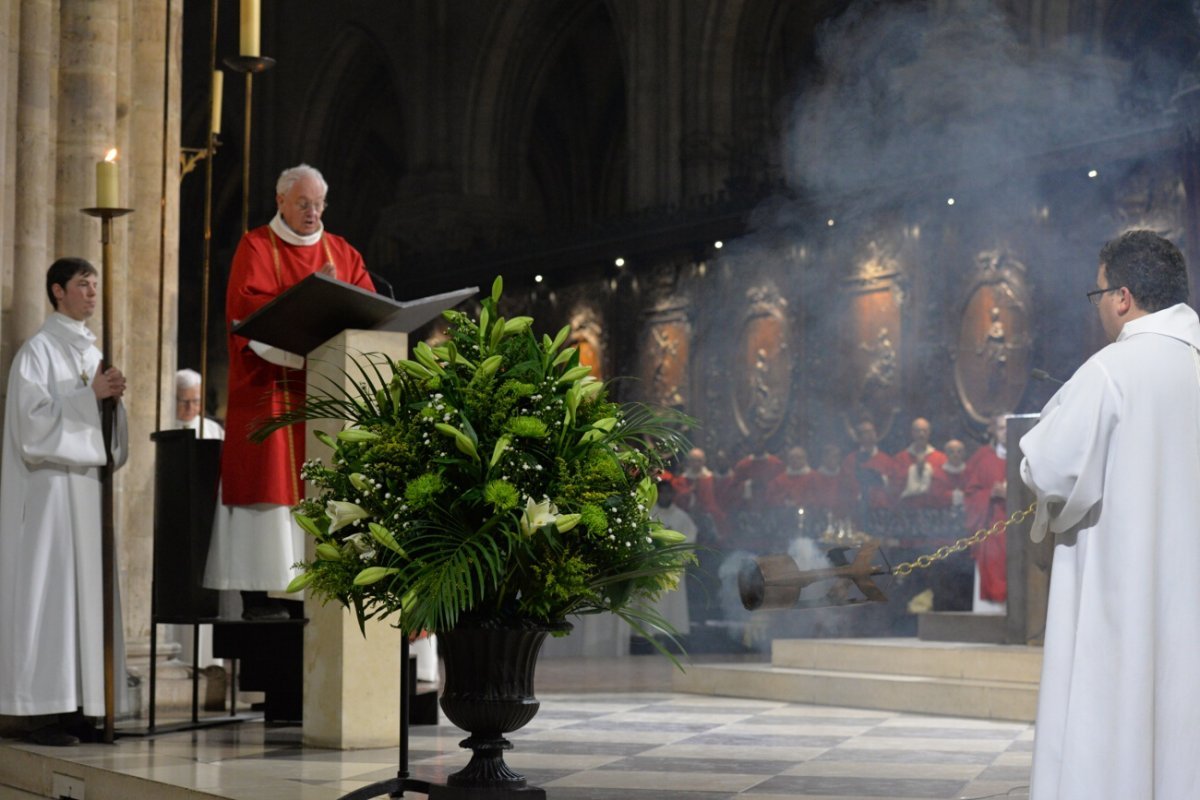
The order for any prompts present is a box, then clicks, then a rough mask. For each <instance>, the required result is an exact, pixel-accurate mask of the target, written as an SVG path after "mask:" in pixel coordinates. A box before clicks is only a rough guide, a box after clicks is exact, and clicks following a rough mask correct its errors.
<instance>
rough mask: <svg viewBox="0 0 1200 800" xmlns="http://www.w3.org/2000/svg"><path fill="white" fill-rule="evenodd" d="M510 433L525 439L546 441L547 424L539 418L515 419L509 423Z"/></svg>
mask: <svg viewBox="0 0 1200 800" xmlns="http://www.w3.org/2000/svg"><path fill="white" fill-rule="evenodd" d="M508 432H509V433H511V434H512V435H513V436H520V437H522V438H525V439H544V438H545V437H546V433H547V431H546V423H544V422H542V421H541V420H540V419H538V418H537V417H514V418H513V419H511V420H509V422H508Z"/></svg>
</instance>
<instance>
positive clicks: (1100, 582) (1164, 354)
mask: <svg viewBox="0 0 1200 800" xmlns="http://www.w3.org/2000/svg"><path fill="white" fill-rule="evenodd" d="M1096 286H1097V288H1096V289H1095V290H1094V291H1092V292H1089V293H1088V294H1089V298H1090V299H1091V300H1092V302H1093V303H1094V304H1095V305H1096V306H1097V308H1098V310H1099V314H1100V321H1101V323H1102V324H1103V326H1104V330H1105V333H1106V334H1107V335H1108V337H1109V338H1110V339H1111V340H1113V343H1112V344H1110V345H1108V346H1107V347H1105V348H1104V349H1102V350H1100V351H1099V352H1098V353H1096V354H1095V355H1093V356H1092V357H1091V358H1090V359H1088V361H1087V362H1086V363H1085V364H1084V365H1083V366H1082V367H1080V368H1079V370H1078V371H1077V372H1076V373H1075V375H1074V376H1073V377H1072V378H1071V379H1070V380H1069V381H1068V382H1067V383H1066V384H1065V385H1064V386H1063V387H1062V388H1061V389H1060V390H1059V391H1058V393H1057V394H1056V395H1055V396H1054V397H1053V398H1051V400H1050V402H1049V403H1047V405H1046V407H1045V409H1044V410H1043V411H1042V418H1041V421H1040V422H1039V423H1038V424H1037V426H1036V427H1034V428H1033V430H1031V431H1030V432H1029V433H1027V434H1026V435H1025V436H1024V437H1023V438H1022V439H1021V449H1022V452H1023V453H1024V460H1023V461H1022V464H1021V477H1022V479H1023V480H1024V481H1025V483H1026V484H1028V485H1029V487H1030V488H1031V489H1032V490H1033V491H1034V492H1035V493H1036V494H1037V498H1038V511H1037V515H1036V517H1035V521H1034V525H1033V531H1032V535H1033V538H1034V540H1035V541H1039V540H1040V539H1041V538H1042V537H1043V536H1044V535H1045V534H1046V532H1047V530H1049V532H1050V533H1052V534H1054V536H1055V539H1054V543H1055V547H1054V556H1053V564H1052V572H1051V578H1050V597H1049V612H1048V618H1047V621H1046V644H1045V653H1044V660H1043V667H1042V682H1041V691H1040V694H1039V697H1038V711H1037V726H1036V728H1037V729H1036V736H1035V742H1034V755H1033V775H1032V783H1031V789H1030V798H1031V800H1109V799H1110V800H1130V799H1131V798H1138V800H1180V799H1181V798H1190V797H1197V796H1200V795H1198V794H1197V793H1198V792H1200V754H1198V751H1197V742H1200V680H1197V678H1196V666H1197V664H1200V579H1198V578H1197V574H1196V566H1197V565H1198V564H1200V321H1198V320H1197V316H1196V312H1195V311H1193V310H1192V309H1191V308H1190V307H1189V306H1188V305H1186V301H1187V297H1188V279H1187V268H1186V265H1185V264H1184V260H1183V256H1182V255H1181V254H1180V253H1179V250H1178V249H1176V248H1175V246H1174V245H1172V244H1171V243H1170V242H1168V241H1166V240H1165V239H1162V238H1161V237H1159V236H1157V235H1156V234H1154V233H1151V232H1149V231H1131V232H1129V233H1126V234H1125V235H1124V236H1121V237H1120V238H1118V239H1115V240H1113V241H1112V242H1109V243H1108V244H1106V245H1105V246H1104V248H1103V249H1102V250H1101V252H1100V268H1099V270H1098V274H1097V276H1096Z"/></svg>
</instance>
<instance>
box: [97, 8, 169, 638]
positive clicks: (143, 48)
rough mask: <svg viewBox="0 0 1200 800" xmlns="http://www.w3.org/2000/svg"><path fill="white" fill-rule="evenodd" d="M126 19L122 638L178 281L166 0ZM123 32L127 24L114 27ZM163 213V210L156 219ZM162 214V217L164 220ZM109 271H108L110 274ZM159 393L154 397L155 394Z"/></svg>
mask: <svg viewBox="0 0 1200 800" xmlns="http://www.w3.org/2000/svg"><path fill="white" fill-rule="evenodd" d="M181 6H182V3H180V2H174V3H172V16H173V17H174V19H172V36H171V38H172V40H173V41H178V29H179V23H180V19H181V13H182V9H181ZM137 7H138V9H137V13H136V14H134V15H133V16H132V18H131V19H130V20H129V30H128V39H129V49H130V53H131V58H130V61H131V63H132V68H131V72H132V76H131V84H130V106H129V109H130V111H129V115H128V117H129V125H128V130H129V134H128V136H129V144H128V146H127V148H126V151H125V152H126V156H125V162H126V167H127V169H128V175H129V205H130V207H131V208H133V209H134V213H133V214H132V215H130V216H129V217H127V218H126V219H127V220H128V224H127V235H126V237H125V238H126V241H127V246H128V251H129V254H130V257H129V259H128V260H127V263H126V268H125V269H124V270H122V271H121V275H120V276H119V278H120V284H121V285H120V287H119V288H120V290H121V291H120V292H119V296H120V298H121V303H120V308H119V313H116V314H114V320H113V322H114V327H115V330H114V331H113V334H114V341H119V342H120V343H121V346H120V352H121V354H122V356H121V364H120V366H121V369H122V370H123V371H124V372H125V374H126V376H127V377H128V381H129V390H128V392H127V395H126V403H125V406H126V411H127V413H128V414H129V432H130V436H129V442H130V458H129V463H128V465H127V466H126V467H125V469H124V470H122V473H123V475H122V480H123V486H122V492H121V497H122V501H123V502H122V503H121V505H120V506H119V507H118V518H119V522H118V528H119V530H121V531H122V537H123V547H122V552H121V561H120V563H121V568H122V575H123V577H124V579H125V582H124V584H123V585H122V591H123V592H124V597H123V598H122V599H123V600H124V601H125V632H126V635H127V636H128V637H129V639H130V640H148V639H149V636H150V583H151V567H152V560H153V530H152V526H151V525H150V524H149V520H148V519H147V514H146V509H149V508H153V506H154V452H155V451H154V447H153V446H152V443H151V441H150V434H151V433H153V432H154V431H156V430H158V429H159V427H160V420H159V419H158V417H157V416H156V415H157V414H159V413H165V414H169V415H170V416H168V417H167V419H168V420H170V419H173V418H174V413H175V406H174V398H173V394H174V391H173V389H174V367H175V357H174V356H175V333H176V314H175V308H176V304H175V294H176V287H177V285H178V269H177V262H178V230H179V225H178V215H179V169H178V157H179V117H180V106H179V89H178V79H179V58H180V54H179V53H178V48H177V47H173V48H172V53H171V61H170V63H169V64H168V63H166V23H167V20H166V4H165V3H157V2H154V3H149V2H142V3H138V4H137ZM122 38H123V39H124V38H125V32H124V31H123V33H122ZM164 69H168V70H169V73H168V77H169V78H170V80H171V96H170V101H169V102H168V104H167V106H166V112H167V124H166V152H164V147H163V145H164V142H163V136H164V130H163V128H164V126H163V113H164V105H163V102H164V99H163V79H164ZM164 159H165V160H166V162H167V163H166V165H165V166H166V170H167V174H166V185H165V190H166V198H165V201H166V204H165V207H164V205H163V200H164V198H163V189H164V186H163V168H164ZM164 211H165V218H164ZM164 219H165V221H164ZM164 262H165V270H163V273H164V274H163V277H164V279H165V284H166V286H167V287H169V291H167V292H165V298H164V299H165V305H166V313H165V314H164V315H163V317H162V319H163V328H162V331H161V337H162V338H161V341H160V331H159V319H160V308H159V289H160V281H159V273H160V265H164ZM115 277H116V276H115ZM160 344H161V350H162V383H163V385H162V386H161V387H160V386H159V383H158V382H159V377H160V375H159V371H160V370H159V353H160ZM156 401H157V402H156Z"/></svg>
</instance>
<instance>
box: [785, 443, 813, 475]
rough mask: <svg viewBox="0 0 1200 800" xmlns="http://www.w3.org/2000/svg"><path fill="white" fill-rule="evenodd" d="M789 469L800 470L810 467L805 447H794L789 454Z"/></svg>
mask: <svg viewBox="0 0 1200 800" xmlns="http://www.w3.org/2000/svg"><path fill="white" fill-rule="evenodd" d="M787 465H788V469H790V470H792V471H793V472H799V471H801V470H804V469H807V468H808V452H807V451H805V449H804V448H803V447H793V448H792V449H791V450H788V454H787Z"/></svg>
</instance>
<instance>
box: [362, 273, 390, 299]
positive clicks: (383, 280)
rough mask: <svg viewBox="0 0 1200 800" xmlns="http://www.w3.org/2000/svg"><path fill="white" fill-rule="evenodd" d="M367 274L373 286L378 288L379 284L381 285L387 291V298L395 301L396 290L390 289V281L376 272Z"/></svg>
mask: <svg viewBox="0 0 1200 800" xmlns="http://www.w3.org/2000/svg"><path fill="white" fill-rule="evenodd" d="M367 274H368V275H370V276H371V280H372V281H374V282H375V285H377V286H378V285H379V284H381V283H382V284H383V287H384V288H385V289H387V293H388V297H390V298H392V299H393V300H395V299H396V290H395V289H393V288H392V282H391V281H389V280H388V279H387V278H385V277H383V276H382V275H380V274H379V273H378V272H371V270H367Z"/></svg>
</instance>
